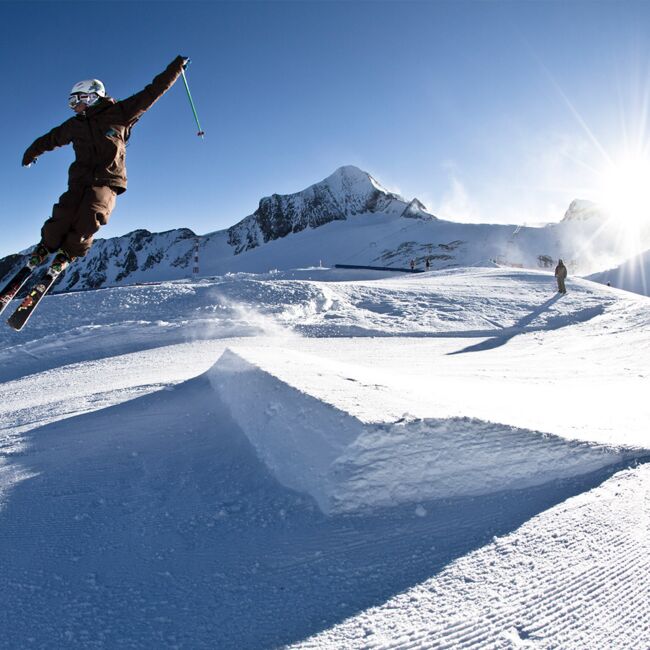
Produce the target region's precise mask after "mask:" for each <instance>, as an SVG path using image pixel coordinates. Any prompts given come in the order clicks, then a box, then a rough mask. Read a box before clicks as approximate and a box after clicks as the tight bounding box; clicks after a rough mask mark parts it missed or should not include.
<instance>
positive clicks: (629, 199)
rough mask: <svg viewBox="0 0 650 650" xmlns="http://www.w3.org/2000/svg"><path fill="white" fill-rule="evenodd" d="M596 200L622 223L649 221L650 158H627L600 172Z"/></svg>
mask: <svg viewBox="0 0 650 650" xmlns="http://www.w3.org/2000/svg"><path fill="white" fill-rule="evenodd" d="M599 203H601V205H602V206H603V207H604V208H605V209H606V210H607V211H608V212H609V213H610V214H611V216H612V217H613V218H614V219H616V220H617V221H620V222H621V223H622V224H627V225H630V226H634V225H636V226H642V225H646V224H650V159H648V158H646V157H641V156H638V157H627V158H624V159H622V160H619V161H615V162H613V163H611V164H610V165H609V166H608V168H607V169H606V170H605V171H604V172H603V173H602V174H601V185H600V200H599Z"/></svg>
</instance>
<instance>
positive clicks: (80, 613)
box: [0, 269, 650, 650]
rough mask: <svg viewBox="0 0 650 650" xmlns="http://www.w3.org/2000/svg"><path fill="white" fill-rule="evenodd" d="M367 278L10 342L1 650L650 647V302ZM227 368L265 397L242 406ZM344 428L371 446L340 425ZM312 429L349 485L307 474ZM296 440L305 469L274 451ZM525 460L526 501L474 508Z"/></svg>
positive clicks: (208, 288)
mask: <svg viewBox="0 0 650 650" xmlns="http://www.w3.org/2000/svg"><path fill="white" fill-rule="evenodd" d="M345 277H346V276H345V274H341V272H336V273H333V274H332V278H331V279H333V280H336V281H331V282H329V281H327V280H328V275H327V273H326V272H323V271H322V270H319V271H318V272H315V273H314V274H312V273H311V272H310V271H305V272H291V273H285V274H282V273H275V274H269V275H268V276H264V277H258V276H252V275H250V274H238V275H234V276H224V277H222V278H215V279H213V280H204V281H201V282H197V283H188V282H178V283H163V284H162V285H158V286H143V287H123V288H118V289H111V290H103V291H96V292H86V293H83V294H63V295H55V296H50V297H48V298H46V299H45V300H44V303H43V305H42V307H41V308H39V312H38V313H37V314H36V315H35V316H34V319H33V321H32V322H30V325H29V327H28V328H27V329H26V330H25V331H24V332H23V333H21V334H16V333H14V332H10V331H7V330H6V329H3V331H2V332H0V382H1V383H0V554H1V555H2V557H3V558H5V561H3V562H2V563H1V564H0V594H1V595H0V629H1V630H2V635H1V636H0V648H12V649H14V648H22V647H33V648H52V647H57V648H58V647H65V648H107V647H111V648H112V647H129V648H151V647H160V648H214V647H218V648H236V649H238V650H239V649H246V648H251V649H259V648H277V647H282V646H287V647H304V648H337V649H338V648H350V649H356V648H433V647H435V648H438V647H440V648H443V647H449V648H456V647H468V648H492V647H493V648H522V647H535V648H557V647H562V648H572V649H578V648H584V647H599V648H600V647H611V648H644V647H650V623H648V621H649V620H650V611H648V610H649V605H648V603H650V593H649V587H648V585H650V553H649V551H650V548H649V543H650V542H649V540H650V523H649V522H650V473H649V471H648V465H643V464H641V465H639V466H637V467H632V468H628V467H629V466H630V464H634V459H638V460H639V461H640V462H645V461H646V460H647V456H646V455H647V451H646V449H647V447H648V445H647V444H643V443H644V442H645V441H646V440H647V438H645V431H646V429H644V426H645V425H643V423H642V422H640V421H639V419H640V418H646V419H645V420H644V421H646V422H647V407H646V406H645V402H646V401H647V400H645V399H644V397H643V395H644V391H646V388H645V387H646V385H647V372H648V371H647V368H648V363H649V362H650V338H649V337H648V331H649V325H650V315H649V314H650V312H649V310H648V304H649V303H648V302H647V299H645V298H640V297H635V296H631V295H629V294H625V293H622V292H617V291H615V290H612V289H609V288H606V287H599V286H596V285H594V284H592V283H589V282H586V281H580V280H572V281H570V282H569V284H568V288H569V293H568V294H567V295H566V296H563V297H561V298H559V297H557V296H556V295H555V294H554V290H553V289H554V283H553V279H552V278H551V277H550V276H549V275H548V274H544V273H534V272H522V271H504V270H498V269H489V270H486V269H472V270H467V269H465V270H454V271H448V272H439V273H430V274H422V275H419V276H405V277H397V278H395V277H391V278H389V279H383V280H380V281H370V280H368V279H363V278H361V279H358V280H356V281H342V278H345ZM350 277H355V278H359V277H360V276H359V274H358V273H354V274H350ZM370 277H373V276H370ZM226 350H231V351H232V352H229V354H230V355H233V357H237V355H238V354H242V355H244V358H246V357H248V358H250V359H251V360H252V362H253V363H254V364H260V365H259V366H254V367H255V368H256V369H255V375H254V377H256V379H255V381H256V382H257V383H250V384H246V383H243V384H242V385H241V386H239V385H238V384H237V382H235V380H234V379H233V383H232V384H228V386H230V390H227V389H226V386H224V387H223V388H221V389H218V390H215V385H216V384H218V381H216V384H215V377H222V379H223V374H221V375H219V373H220V372H222V369H223V360H224V359H227V358H228V355H223V353H224V352H225V351H226ZM222 355H223V356H222ZM220 357H221V361H220V362H217V361H218V360H219V359H220ZM215 362H217V363H215ZM220 364H221V365H220ZM311 364H315V365H314V366H312V365H311ZM220 368H221V370H220ZM265 368H266V369H265ZM215 373H217V374H216V375H215ZM251 377H253V376H251ZM247 387H248V391H249V393H250V394H246V395H243V394H242V391H245V390H246V389H247ZM490 387H491V388H490ZM217 388H218V386H217ZM462 389H464V390H466V391H468V396H467V398H466V399H461V398H462ZM580 390H582V391H583V393H582V394H581V393H580V392H579V391H580ZM238 391H239V397H238ZM504 392H505V393H506V399H501V397H500V395H502V394H503V393H504ZM590 399H591V405H592V407H591V409H590V408H589V405H590V401H589V400H590ZM608 399H611V400H613V401H614V402H615V405H616V406H617V407H618V408H619V409H620V410H621V411H627V418H628V419H626V413H624V412H621V413H618V414H616V415H612V416H611V417H609V416H608V413H610V412H611V409H610V410H609V411H608V409H607V404H608ZM283 400H284V401H283ZM556 400H557V402H558V404H559V406H558V407H557V408H554V404H555V401H556ZM283 404H285V405H289V408H288V409H287V413H288V414H289V415H291V417H294V418H298V420H295V419H294V420H291V419H283V416H282V408H281V407H282V405H283ZM536 404H537V406H536ZM572 404H575V406H572ZM402 409H403V410H402ZM491 409H492V410H491ZM468 410H469V411H472V412H468ZM545 411H546V412H545ZM590 411H591V413H590ZM338 413H341V414H344V416H345V418H348V419H346V420H345V422H348V423H352V424H350V426H351V427H352V428H349V429H345V430H344V429H343V428H341V429H340V430H339V429H337V427H336V426H335V427H331V428H329V429H326V428H323V427H324V426H325V423H326V422H328V421H329V420H328V418H330V417H333V418H334V420H332V421H340V422H343V420H337V418H339V415H337V414H338ZM492 414H496V415H498V416H499V417H493V416H492ZM251 418H252V420H251ZM255 418H257V420H256V419H255ZM260 418H262V420H260ZM264 418H266V419H265V420H264ZM300 418H303V422H310V421H311V427H312V429H313V431H314V433H315V434H318V435H321V434H325V441H326V443H327V445H331V447H330V449H334V450H335V452H328V453H335V456H334V457H333V460H334V461H335V462H334V464H333V466H332V467H333V468H334V473H333V474H331V475H329V476H330V478H327V479H324V478H323V477H322V476H321V475H320V474H319V473H318V471H319V469H318V462H321V463H322V464H323V470H324V471H325V474H323V476H327V471H326V470H328V466H327V464H326V463H324V462H323V461H322V459H321V460H320V461H319V456H317V455H316V456H314V458H313V459H312V460H311V461H308V462H306V461H304V459H303V460H300V459H299V458H298V456H292V455H291V454H298V453H302V452H305V453H308V452H309V448H310V444H313V441H312V442H310V441H306V440H305V431H304V430H303V429H301V426H302V425H300V426H299V425H298V424H296V422H299V421H300ZM250 421H252V422H257V423H258V424H259V422H261V421H264V426H263V427H261V428H260V427H257V429H256V428H255V427H253V428H251V425H250ZM292 423H293V424H292ZM459 425H462V426H461V429H462V430H463V434H462V435H456V432H457V431H459V429H458V427H459ZM273 426H275V427H276V428H277V429H278V436H279V437H278V440H281V439H285V440H287V441H290V443H291V444H293V445H294V446H293V447H292V448H289V449H288V451H287V453H288V454H289V456H286V455H285V456H283V455H277V454H276V452H277V449H279V447H278V448H277V449H276V448H274V447H273V444H275V443H272V444H271V445H270V446H268V445H269V441H268V440H267V439H263V438H260V439H256V438H255V435H253V434H254V433H255V432H256V431H257V432H259V433H263V432H264V431H267V430H268V431H271V429H272V427H273ZM346 426H348V424H346ZM283 427H284V428H283ZM355 427H359V428H358V434H359V435H356V434H354V432H355V431H357V429H356V428H355ZM345 431H348V432H349V435H351V436H352V438H351V439H350V440H349V441H347V442H346V441H344V439H343V436H344V433H345ZM548 433H552V434H553V435H552V436H550V437H545V436H547V434H548ZM345 435H348V434H345ZM327 436H329V441H328V440H327ZM563 437H564V438H563ZM314 440H315V439H314ZM545 441H546V442H545ZM264 445H267V447H264ZM301 447H302V450H301ZM518 447H519V448H520V449H521V451H522V453H521V455H520V457H519V458H520V460H518V461H517V460H515V462H514V463H513V465H512V466H511V471H509V470H507V467H506V466H504V467H502V468H501V470H502V474H503V475H504V476H507V475H508V474H510V476H509V478H510V482H509V483H505V482H503V477H501V478H500V479H499V480H497V481H493V483H492V484H491V485H490V486H488V485H487V484H486V486H485V487H484V489H483V490H481V489H480V488H479V489H477V490H474V491H469V493H468V492H465V493H463V492H462V491H458V490H457V489H456V488H457V487H458V486H460V485H462V484H463V481H462V477H461V476H460V472H461V468H462V472H469V471H470V470H469V469H468V466H465V465H464V463H465V461H471V459H472V455H476V454H477V453H479V454H487V456H485V457H489V453H491V451H492V452H494V453H496V459H497V461H498V458H499V453H500V452H499V451H498V450H499V449H500V448H501V449H502V450H503V453H504V454H506V456H507V455H508V454H514V456H512V458H516V455H517V454H518V453H520V451H518ZM322 449H323V453H325V449H326V447H323V448H322ZM265 450H266V451H265ZM336 450H338V451H336ZM567 450H569V452H568V453H569V455H568V456H567V458H571V457H572V456H573V458H572V460H571V462H572V463H574V468H573V469H571V464H569V465H568V467H569V470H568V471H565V472H564V473H556V474H555V475H553V474H552V472H551V473H549V474H547V475H544V476H545V478H542V480H541V482H540V481H539V480H538V481H535V480H532V481H531V480H530V477H531V476H533V475H534V473H535V472H536V471H537V469H536V465H539V467H541V468H544V470H545V471H548V470H549V467H550V466H551V465H552V462H551V459H552V457H553V454H559V456H558V457H562V456H563V455H566V454H567ZM274 454H276V455H275V456H274ZM589 459H591V460H589ZM511 460H512V459H511ZM477 461H478V462H477V467H476V468H475V469H472V470H471V471H472V472H473V474H472V475H473V476H474V479H473V480H474V483H475V484H476V485H478V486H480V483H481V474H480V467H479V465H480V462H481V461H480V459H479V458H477ZM592 461H593V462H592ZM300 463H305V464H304V466H303V467H304V468H307V471H306V473H305V477H307V478H308V479H309V481H311V482H310V483H309V485H312V486H315V490H316V491H315V492H314V493H313V494H312V493H310V490H309V489H306V488H305V489H303V487H304V486H303V487H301V486H298V485H292V484H290V481H291V480H292V479H291V474H292V471H293V472H297V471H298V470H299V469H300V467H301V465H300ZM310 463H311V464H310ZM436 463H439V464H438V465H436ZM549 463H550V465H549ZM310 467H311V470H309V468H310ZM453 467H456V468H457V470H458V471H457V473H456V474H454V472H453V471H450V470H453ZM443 469H444V470H445V471H446V472H447V479H446V480H447V483H444V482H442V483H441V484H440V485H443V486H445V487H444V490H443V491H442V492H440V491H439V492H436V490H435V489H434V490H432V489H431V488H432V486H434V485H435V481H436V480H438V479H439V477H440V475H441V471H442V470H443ZM493 469H494V470H496V469H498V463H497V464H495V465H494V468H493ZM310 471H311V475H310ZM467 476H468V477H469V473H468V474H467ZM492 476H493V478H494V477H495V476H498V472H497V473H496V474H493V475H492ZM287 477H289V478H288V479H287ZM332 477H334V479H336V481H340V480H342V482H338V483H336V482H334V483H327V485H328V486H329V487H331V488H332V491H331V495H332V498H333V502H334V503H339V504H340V503H343V504H347V505H346V507H344V508H342V509H340V510H339V511H337V510H336V508H334V509H333V513H332V514H331V515H330V516H327V515H325V514H323V512H322V511H321V508H319V505H321V507H322V506H323V504H322V503H320V501H319V496H318V495H319V494H320V493H319V492H318V490H321V489H322V485H324V484H323V483H321V482H320V481H322V480H327V481H331V480H332ZM526 477H528V478H526ZM439 488H440V486H438V488H437V489H439ZM452 488H453V489H452ZM328 489H329V488H328ZM346 508H347V509H348V510H349V512H346ZM335 513H336V514H335Z"/></svg>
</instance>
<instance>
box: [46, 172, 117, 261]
mask: <svg viewBox="0 0 650 650" xmlns="http://www.w3.org/2000/svg"><path fill="white" fill-rule="evenodd" d="M115 196H116V195H115V190H113V188H111V187H108V186H106V185H99V186H93V187H70V188H68V191H67V192H64V193H63V194H62V195H61V198H59V202H58V203H56V204H55V205H54V207H53V208H52V216H51V217H50V218H49V219H48V220H47V221H46V222H45V223H44V224H43V228H42V229H41V238H42V242H43V243H44V244H45V246H47V248H48V249H49V250H50V251H52V252H54V251H56V250H58V249H59V248H60V249H62V250H63V251H65V252H66V253H67V254H68V255H70V256H71V257H84V256H85V255H86V253H88V251H89V250H90V247H91V246H92V244H93V236H94V234H95V233H96V232H97V231H98V230H99V228H100V227H101V226H105V225H106V224H107V223H108V218H109V217H110V216H111V212H112V211H113V208H114V207H115Z"/></svg>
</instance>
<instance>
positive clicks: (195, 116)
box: [181, 68, 205, 138]
mask: <svg viewBox="0 0 650 650" xmlns="http://www.w3.org/2000/svg"><path fill="white" fill-rule="evenodd" d="M181 74H182V75H183V83H184V84H185V90H186V91H187V98H188V99H189V100H190V106H191V107H192V113H194V119H195V120H196V126H198V127H199V132H198V133H197V134H196V135H198V136H200V137H201V138H203V136H204V135H205V131H203V129H201V125H200V124H199V116H198V115H197V114H196V108H195V107H194V101H193V100H192V93H191V92H190V87H189V86H188V85H187V77H186V76H185V68H182V69H181Z"/></svg>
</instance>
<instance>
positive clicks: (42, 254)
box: [0, 244, 50, 314]
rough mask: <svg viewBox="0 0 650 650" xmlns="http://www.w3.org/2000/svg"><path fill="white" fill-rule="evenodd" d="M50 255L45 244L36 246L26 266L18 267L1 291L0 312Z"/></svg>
mask: <svg viewBox="0 0 650 650" xmlns="http://www.w3.org/2000/svg"><path fill="white" fill-rule="evenodd" d="M49 255H50V254H49V252H48V250H47V248H45V246H43V244H39V245H38V246H36V248H35V249H34V251H33V252H32V254H31V255H30V256H29V259H28V260H27V263H26V264H25V266H23V267H21V268H20V269H18V271H17V272H16V274H15V275H14V276H13V277H12V278H11V279H10V280H9V282H7V284H6V285H5V287H4V288H3V289H2V291H0V314H1V313H2V312H3V311H4V310H5V308H6V307H7V305H8V304H9V303H10V302H11V301H12V300H13V299H14V297H15V296H16V294H17V293H18V292H19V291H20V290H21V289H22V287H23V285H24V284H25V282H27V280H29V277H30V276H31V274H32V273H33V272H34V269H36V268H37V267H39V266H40V265H41V264H43V262H45V260H47V258H48V257H49Z"/></svg>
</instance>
